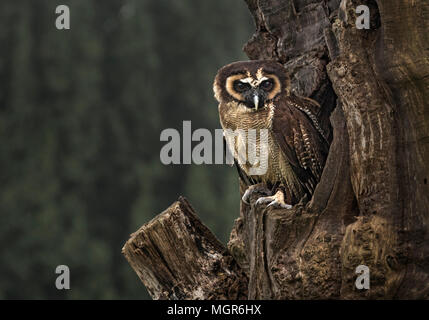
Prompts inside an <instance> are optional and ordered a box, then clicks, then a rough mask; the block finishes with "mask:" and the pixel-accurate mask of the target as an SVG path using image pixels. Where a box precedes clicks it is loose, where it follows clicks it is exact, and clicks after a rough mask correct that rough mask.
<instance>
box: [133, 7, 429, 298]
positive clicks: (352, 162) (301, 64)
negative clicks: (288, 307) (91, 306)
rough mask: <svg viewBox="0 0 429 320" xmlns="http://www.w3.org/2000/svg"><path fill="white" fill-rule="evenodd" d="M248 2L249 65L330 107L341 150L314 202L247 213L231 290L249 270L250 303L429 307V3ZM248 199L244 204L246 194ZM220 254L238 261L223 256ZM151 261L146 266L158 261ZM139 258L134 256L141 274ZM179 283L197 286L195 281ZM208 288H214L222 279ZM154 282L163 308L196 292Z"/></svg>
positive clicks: (233, 246) (328, 120)
mask: <svg viewBox="0 0 429 320" xmlns="http://www.w3.org/2000/svg"><path fill="white" fill-rule="evenodd" d="M246 2H247V3H248V6H249V9H250V11H251V12H252V14H253V16H254V19H255V23H256V27H257V30H256V33H255V34H254V36H253V37H252V39H251V40H250V41H249V42H248V43H247V44H246V45H245V48H244V50H245V52H246V53H247V55H248V56H249V58H250V59H270V60H272V59H273V60H277V61H279V62H281V63H283V64H284V65H285V66H286V67H287V69H288V70H289V72H290V75H291V85H292V90H293V91H294V92H295V93H297V94H299V95H302V96H307V97H311V98H313V99H315V100H317V101H319V103H320V104H321V106H322V108H321V110H322V111H321V114H320V115H319V117H320V120H321V122H322V123H323V127H324V129H325V130H326V131H329V132H331V135H330V137H331V138H332V143H331V147H330V151H329V156H328V159H327V162H326V165H325V169H324V172H323V175H322V179H321V181H320V183H319V184H318V186H317V188H316V191H315V193H314V195H313V197H312V199H310V201H309V202H307V203H306V202H305V201H303V202H302V203H300V204H298V205H296V206H295V207H294V208H293V209H292V210H274V209H266V208H264V207H261V206H255V200H256V199H257V195H254V197H253V198H252V199H251V201H250V205H246V204H244V203H241V209H240V217H239V218H238V219H237V220H236V222H235V225H234V228H233V230H232V232H231V238H230V241H229V243H228V249H229V252H230V253H231V254H232V256H233V257H234V258H235V261H237V263H238V265H239V266H240V267H241V269H240V268H239V267H237V266H235V265H234V267H233V269H234V272H235V274H236V275H234V276H233V277H232V279H240V280H231V281H238V282H236V283H239V284H240V285H237V286H236V287H237V288H238V287H240V288H243V287H244V286H243V285H242V282H241V281H242V279H243V278H242V276H241V275H240V272H241V271H240V270H243V272H244V273H246V275H247V277H248V279H249V282H248V287H247V288H248V293H247V292H245V290H244V289H243V291H242V292H240V293H241V294H242V295H243V294H248V297H249V298H250V299H304V298H307V299H323V298H334V299H374V298H378V299H380V298H381V299H391V298H396V299H417V298H418V299H428V298H429V239H428V238H429V232H428V231H429V230H428V228H429V185H428V179H429V103H428V101H429V34H428V32H427V30H429V2H428V1H426V0H412V1H411V0H389V1H387V0H386V1H382V0H379V1H375V0H359V1H357V0H342V1H340V0H246ZM362 4H363V5H367V6H368V7H369V8H370V12H371V24H370V29H369V30H358V29H357V28H356V26H355V22H356V18H357V15H356V11H355V10H356V7H357V6H358V5H362ZM240 189H241V193H243V192H244V186H243V185H241V186H240ZM191 220H192V219H191ZM192 221H193V220H192ZM149 225H150V224H149ZM198 225H201V224H200V223H199V222H198ZM145 228H147V227H143V230H141V232H140V237H143V234H144V232H143V231H144V230H145ZM163 228H165V227H164V226H160V228H159V231H157V232H163V231H162V230H163ZM201 228H203V227H201ZM204 230H206V229H204ZM187 232H190V233H196V234H200V232H198V231H195V230H194V229H192V230H191V229H188V230H187ZM207 232H208V231H207ZM204 233H205V232H204ZM183 236H184V237H185V238H192V237H193V236H194V235H189V234H188V235H183ZM204 237H206V236H204ZM204 237H203V238H204ZM207 238H209V239H212V236H208V237H207ZM158 239H159V242H157V245H160V246H162V245H163V243H164V242H166V243H167V244H166V249H165V250H171V251H168V252H167V251H165V252H164V253H163V255H164V254H165V255H166V256H168V255H172V256H173V257H174V259H176V260H177V261H171V260H169V261H168V262H167V263H165V262H164V263H162V264H163V265H168V266H170V263H171V264H172V265H173V266H175V265H177V263H178V261H181V264H182V265H186V264H188V263H189V264H190V268H192V270H194V271H195V272H197V273H198V271H197V269H198V268H199V267H201V266H202V265H205V264H204V263H203V262H199V263H197V264H195V263H194V261H189V259H186V257H182V256H178V255H177V254H176V252H175V251H174V250H172V249H171V246H170V247H169V246H168V241H167V239H161V238H158ZM134 242H135V241H132V243H134ZM211 242H212V240H209V241H208V243H211ZM151 246H152V244H150V243H145V244H140V245H139V246H138V247H139V248H140V249H139V250H144V251H145V250H147V249H146V248H151ZM182 247H185V246H182ZM212 247H216V248H218V249H215V251H216V252H218V251H219V252H222V255H225V256H227V257H228V259H230V257H229V256H228V253H226V251H225V250H224V249H223V247H222V246H221V245H219V244H218V245H216V246H215V245H213V246H212ZM134 250H135V249H134ZM217 250H218V251H217ZM145 252H146V251H145ZM198 256H199V257H201V259H203V260H204V259H208V260H207V261H211V260H210V259H209V258H208V257H207V255H204V254H201V253H199V254H198ZM146 257H147V259H149V262H148V261H145V262H144V263H145V264H146V265H148V264H149V265H150V262H151V261H152V260H153V261H157V258H154V257H153V255H151V256H149V255H146ZM135 259H136V257H131V256H130V257H129V260H130V262H131V263H132V264H133V263H134V264H135ZM133 261H134V262H133ZM228 261H231V260H228ZM138 263H139V264H143V262H138ZM359 265H366V266H368V267H369V270H370V289H369V290H365V289H363V290H358V289H357V288H356V286H355V280H356V277H357V274H356V273H355V270H356V267H358V266H359ZM145 268H146V267H145ZM228 268H230V269H231V267H228ZM136 269H138V268H136ZM145 270H146V269H145ZM149 270H151V271H150V272H147V271H145V273H142V271H138V273H139V272H140V273H139V274H140V275H141V278H142V279H143V278H146V277H149V278H150V279H152V278H157V279H160V277H159V276H157V275H158V273H160V274H163V273H164V271H161V272H159V271H156V270H155V268H154V267H149ZM175 272H176V271H175ZM177 272H178V271H177ZM200 272H201V273H202V274H204V275H207V274H209V273H210V272H208V271H207V269H204V268H202V269H201V271H200ZM177 276H178V277H184V278H183V279H185V280H183V281H185V283H186V281H188V280H186V279H187V278H186V275H185V274H182V273H179V272H178V273H177ZM208 277H209V278H210V279H211V281H216V279H215V278H216V277H215V276H214V275H213V274H211V275H208ZM237 277H238V278H237ZM177 279H182V278H177ZM143 281H144V282H145V283H150V281H152V280H150V281H149V280H147V279H146V280H144V279H143ZM156 281H157V282H156ZM156 281H152V282H156V283H162V286H163V290H165V291H166V292H168V293H165V294H164V295H162V297H165V298H168V297H171V295H172V292H174V290H173V289H172V288H173V287H175V288H179V289H180V290H181V291H186V290H188V289H186V290H184V289H183V288H184V287H186V286H184V285H183V283H182V282H180V281H179V280H176V282H174V283H173V282H168V281H167V282H163V281H162V280H156ZM193 283H195V281H194V282H193ZM147 285H148V284H147ZM151 286H152V287H151V288H153V287H154V285H151ZM169 286H170V287H169ZM149 287H150V285H149ZM191 287H192V285H191ZM213 289H214V287H213ZM204 290H208V291H207V292H209V291H210V288H208V287H205V288H204ZM204 290H203V291H204ZM222 290H223V289H222ZM222 290H221V291H222ZM191 291H192V289H191V290H190V292H191ZM204 292H205V291H204ZM154 296H155V297H157V295H154ZM192 296H193V295H192V294H189V293H184V294H183V297H187V298H191V297H192ZM205 296H209V294H208V293H206V294H205ZM224 296H228V297H231V296H230V295H228V294H224ZM159 297H161V296H159ZM176 297H179V296H176ZM179 298H180V297H179Z"/></svg>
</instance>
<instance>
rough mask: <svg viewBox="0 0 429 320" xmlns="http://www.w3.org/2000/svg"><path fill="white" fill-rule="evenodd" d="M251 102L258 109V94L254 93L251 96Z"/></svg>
mask: <svg viewBox="0 0 429 320" xmlns="http://www.w3.org/2000/svg"><path fill="white" fill-rule="evenodd" d="M253 104H254V106H255V109H256V110H258V108H259V96H258V95H257V94H255V95H254V96H253Z"/></svg>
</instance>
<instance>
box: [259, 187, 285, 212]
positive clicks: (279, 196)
mask: <svg viewBox="0 0 429 320" xmlns="http://www.w3.org/2000/svg"><path fill="white" fill-rule="evenodd" d="M264 203H268V205H267V208H268V207H271V208H276V209H292V206H291V205H290V204H287V203H286V202H285V201H284V194H283V192H282V191H280V190H279V191H277V192H276V194H275V195H273V196H270V197H261V198H259V199H258V200H256V202H255V204H256V205H260V204H264Z"/></svg>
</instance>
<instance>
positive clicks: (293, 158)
mask: <svg viewBox="0 0 429 320" xmlns="http://www.w3.org/2000/svg"><path fill="white" fill-rule="evenodd" d="M311 103H312V102H311V100H307V99H300V98H298V97H291V98H290V99H288V100H287V101H284V100H281V101H278V102H276V108H275V110H274V117H273V122H272V131H273V134H274V137H275V139H276V142H277V143H278V145H279V147H280V149H281V150H282V152H283V154H284V155H285V157H286V158H287V159H288V161H289V162H290V164H291V166H292V169H293V170H294V172H295V174H296V175H297V176H298V178H299V180H300V181H301V183H302V184H303V185H304V186H305V187H306V188H307V189H308V190H309V191H311V192H313V191H314V188H315V187H316V183H317V181H319V180H320V177H321V175H322V171H323V167H324V165H325V160H326V157H327V154H328V150H329V145H328V142H327V140H326V139H325V137H324V134H323V131H321V129H320V127H319V126H318V123H317V118H316V117H315V116H314V115H313V113H312V112H311V110H312V107H313V106H311V105H309V104H311Z"/></svg>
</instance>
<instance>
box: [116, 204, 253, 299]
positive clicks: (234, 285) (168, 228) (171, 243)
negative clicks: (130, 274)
mask: <svg viewBox="0 0 429 320" xmlns="http://www.w3.org/2000/svg"><path fill="white" fill-rule="evenodd" d="M122 252H123V254H124V255H125V257H126V258H127V260H128V262H129V263H130V265H131V266H132V268H133V269H134V270H135V272H136V273H137V275H138V276H139V277H140V279H141V281H142V282H143V283H144V285H145V286H146V288H147V289H148V291H149V293H150V295H151V296H152V298H153V299H217V300H218V299H247V282H248V280H247V277H246V275H245V274H244V273H243V271H242V270H241V268H240V267H239V266H238V265H237V263H236V262H235V260H234V258H233V257H232V256H231V255H230V254H229V253H228V250H227V249H226V248H225V247H224V246H223V244H222V243H220V242H219V240H218V239H216V237H215V236H214V235H213V233H212V232H211V231H210V230H209V229H208V228H207V227H206V226H204V225H203V224H202V222H201V221H200V219H199V218H198V217H197V216H196V214H195V211H194V210H193V208H192V207H191V205H190V204H189V202H188V201H187V200H186V199H185V198H183V197H180V198H179V200H178V201H176V202H175V203H173V204H172V205H171V206H170V207H169V208H168V209H167V210H165V211H164V212H162V213H161V214H159V215H158V216H157V217H155V218H154V219H153V220H151V221H150V222H148V223H146V224H145V225H143V226H142V227H141V228H140V229H139V230H138V231H136V232H135V233H133V234H132V235H131V238H130V239H129V240H128V241H127V242H126V243H125V245H124V247H123V249H122Z"/></svg>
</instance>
